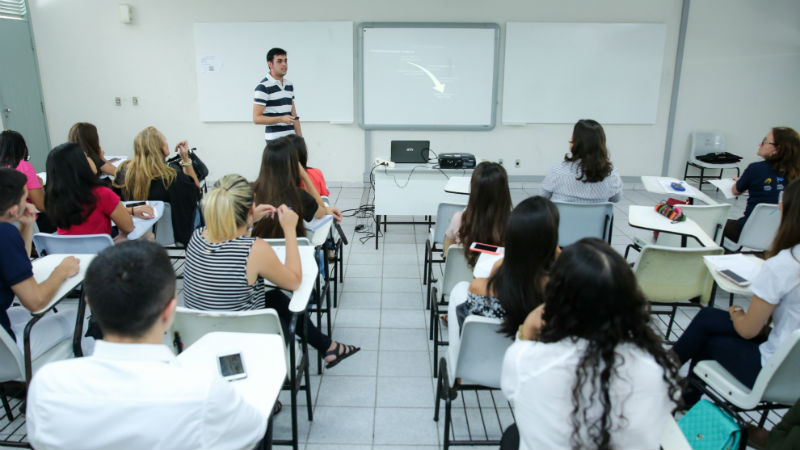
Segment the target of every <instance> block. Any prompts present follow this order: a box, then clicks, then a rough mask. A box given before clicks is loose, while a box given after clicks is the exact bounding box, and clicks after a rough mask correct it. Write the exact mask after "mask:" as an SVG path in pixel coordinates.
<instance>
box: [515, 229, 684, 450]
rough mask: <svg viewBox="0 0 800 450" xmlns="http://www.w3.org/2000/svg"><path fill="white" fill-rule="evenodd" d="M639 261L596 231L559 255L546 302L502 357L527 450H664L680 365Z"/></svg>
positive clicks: (523, 448) (521, 435) (526, 321)
mask: <svg viewBox="0 0 800 450" xmlns="http://www.w3.org/2000/svg"><path fill="white" fill-rule="evenodd" d="M648 316H649V314H648V306H647V301H645V299H644V296H643V295H642V293H641V291H640V290H639V287H638V285H637V283H636V277H635V276H634V274H633V272H632V271H631V268H630V267H629V266H628V264H627V263H626V261H625V260H624V259H623V258H622V256H620V255H619V253H617V252H616V251H615V250H614V249H612V248H611V247H610V246H609V245H608V244H606V243H605V242H603V241H601V240H599V239H594V238H589V239H582V240H580V241H578V242H577V243H575V244H573V245H570V246H568V247H565V248H564V249H563V251H562V252H561V254H560V255H559V257H558V258H557V259H556V262H555V264H554V265H553V268H552V270H551V271H550V279H549V281H548V282H547V287H546V288H545V293H544V303H543V304H542V305H541V306H539V307H538V308H536V309H535V310H534V311H533V312H531V313H530V314H529V315H528V317H527V318H526V319H525V322H524V324H523V325H522V327H521V328H520V332H519V334H518V337H517V340H516V341H515V342H514V343H513V344H512V345H511V347H509V348H508V350H507V351H506V354H505V358H504V360H503V369H502V375H501V381H500V385H501V387H502V389H503V394H505V396H506V397H507V398H508V399H509V400H510V401H511V403H512V405H513V408H514V416H515V417H516V420H517V426H518V428H519V434H520V438H521V439H520V442H521V445H520V449H521V450H525V449H544V448H546V449H569V448H587V449H588V448H598V449H608V448H620V449H645V448H648V449H657V448H659V445H658V444H659V439H660V437H661V435H662V432H663V430H664V427H665V425H666V421H667V416H668V415H669V414H670V413H671V411H672V409H673V407H674V406H675V403H674V402H673V400H672V399H674V398H676V397H677V395H678V389H679V388H678V383H677V368H676V367H675V365H674V364H673V362H672V360H671V358H670V357H669V356H668V355H667V352H666V350H664V349H663V347H662V344H661V339H660V338H659V337H658V336H656V334H655V333H654V332H653V330H652V329H651V328H650V326H649V324H648V320H649V317H648Z"/></svg>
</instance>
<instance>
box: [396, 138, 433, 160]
mask: <svg viewBox="0 0 800 450" xmlns="http://www.w3.org/2000/svg"><path fill="white" fill-rule="evenodd" d="M430 147H431V141H392V154H391V159H392V162H395V163H415V164H421V163H427V162H428V152H429V150H430Z"/></svg>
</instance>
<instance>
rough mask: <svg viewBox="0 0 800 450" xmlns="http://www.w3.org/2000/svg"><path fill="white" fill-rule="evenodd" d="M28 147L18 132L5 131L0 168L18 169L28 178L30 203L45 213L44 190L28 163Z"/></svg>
mask: <svg viewBox="0 0 800 450" xmlns="http://www.w3.org/2000/svg"><path fill="white" fill-rule="evenodd" d="M28 158H29V155H28V146H27V145H26V144H25V138H23V137H22V135H21V134H19V133H18V132H16V131H13V130H4V131H3V132H2V133H0V167H8V168H11V169H17V170H18V171H20V172H22V173H24V174H25V177H26V178H27V182H26V184H25V185H26V186H27V188H28V199H27V200H28V202H30V203H33V206H35V207H36V209H38V210H39V211H44V189H43V188H42V181H41V180H40V179H39V177H38V176H37V175H36V169H34V168H33V165H32V164H31V163H29V162H28Z"/></svg>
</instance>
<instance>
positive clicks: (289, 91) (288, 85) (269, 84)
mask: <svg viewBox="0 0 800 450" xmlns="http://www.w3.org/2000/svg"><path fill="white" fill-rule="evenodd" d="M267 66H269V73H268V74H267V76H266V77H264V79H263V80H261V82H260V83H259V84H258V86H256V90H255V93H254V96H253V123H258V124H262V125H266V128H265V130H264V139H265V140H266V141H267V142H269V141H271V140H273V139H277V138H279V137H281V136H286V135H289V134H297V135H298V136H303V133H302V131H301V130H300V120H299V119H300V118H299V117H298V116H297V111H296V110H295V108H294V86H292V82H291V81H289V80H287V79H286V78H284V77H285V76H286V71H287V70H288V69H289V60H288V59H287V58H286V51H285V50H283V49H281V48H273V49H270V51H269V52H267Z"/></svg>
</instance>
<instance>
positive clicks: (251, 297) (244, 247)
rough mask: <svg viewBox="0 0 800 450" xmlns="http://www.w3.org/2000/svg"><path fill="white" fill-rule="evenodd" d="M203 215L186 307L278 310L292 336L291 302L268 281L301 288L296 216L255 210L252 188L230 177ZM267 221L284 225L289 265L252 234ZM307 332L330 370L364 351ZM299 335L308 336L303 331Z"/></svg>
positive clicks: (283, 209) (189, 254) (189, 261)
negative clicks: (254, 227) (255, 226)
mask: <svg viewBox="0 0 800 450" xmlns="http://www.w3.org/2000/svg"><path fill="white" fill-rule="evenodd" d="M203 214H204V216H205V218H206V227H205V228H198V229H197V230H195V231H194V233H193V234H192V239H191V241H190V242H189V246H188V247H187V248H186V266H185V268H184V279H183V295H184V300H185V303H186V307H187V308H194V309H202V310H226V311H243V310H252V309H260V308H274V309H275V310H276V311H277V312H278V315H279V316H280V318H281V323H282V325H283V328H284V334H285V335H287V336H288V334H289V333H288V329H289V319H290V318H291V313H290V312H289V298H288V297H287V296H286V295H284V294H283V293H282V292H281V291H280V290H277V289H275V290H270V291H267V290H266V287H265V285H264V279H267V280H269V281H270V282H271V283H272V284H274V285H276V286H278V287H280V288H283V289H287V290H290V291H291V290H294V289H297V288H298V287H299V286H300V282H301V281H302V272H301V267H300V253H299V251H298V249H297V232H296V231H295V227H296V226H297V221H298V216H297V213H295V212H294V211H293V210H291V209H289V208H288V207H287V206H286V205H280V206H279V207H277V208H275V207H273V206H271V205H264V204H262V205H258V206H256V205H254V204H253V188H252V187H251V186H250V183H248V182H247V180H245V179H244V178H243V177H241V176H239V175H225V176H224V177H222V179H220V180H219V182H217V184H216V185H215V186H214V188H213V189H212V190H211V191H210V192H209V193H208V194H207V195H206V197H205V199H204V200H203ZM268 216H269V217H272V218H274V219H275V221H277V222H278V223H279V224H280V227H281V228H282V230H283V234H284V236H285V238H286V262H285V263H281V262H280V260H279V259H278V257H277V256H276V255H275V251H273V249H272V247H271V246H270V245H269V244H268V243H267V242H266V241H264V240H263V239H259V238H256V237H251V236H250V233H249V231H248V229H249V228H250V227H251V226H252V224H253V222H257V221H258V220H260V219H262V218H264V217H268ZM307 328H308V329H307V331H305V333H307V335H306V338H307V339H308V343H309V344H310V345H311V346H312V347H314V348H316V349H317V351H319V352H322V353H323V354H324V358H325V362H326V365H325V367H326V368H331V367H333V366H335V365H337V364H338V363H339V362H340V361H342V360H343V359H345V358H347V357H349V356H351V355H353V354H355V353H356V352H358V351H359V350H360V348H359V347H354V346H352V345H342V344H340V343H338V342H336V341H333V340H332V339H331V338H330V337H328V336H326V335H324V334H322V332H320V330H319V329H318V328H317V327H316V326H314V325H313V324H312V323H311V322H310V321H309V322H308V324H307ZM297 333H298V334H300V335H303V333H304V330H303V327H302V326H298V327H297Z"/></svg>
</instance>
